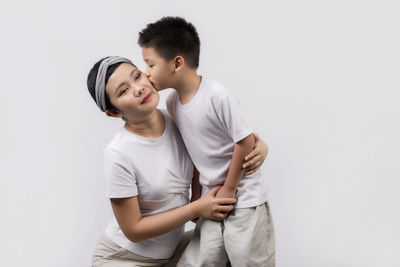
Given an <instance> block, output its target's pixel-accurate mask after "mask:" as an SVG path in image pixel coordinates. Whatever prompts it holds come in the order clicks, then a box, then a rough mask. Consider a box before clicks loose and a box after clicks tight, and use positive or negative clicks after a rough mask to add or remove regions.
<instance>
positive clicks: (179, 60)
mask: <svg viewBox="0 0 400 267" xmlns="http://www.w3.org/2000/svg"><path fill="white" fill-rule="evenodd" d="M183 66H185V59H184V58H183V57H182V56H176V57H175V58H174V68H175V72H177V71H180V70H182V68H183Z"/></svg>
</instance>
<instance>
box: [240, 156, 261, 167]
mask: <svg viewBox="0 0 400 267" xmlns="http://www.w3.org/2000/svg"><path fill="white" fill-rule="evenodd" d="M261 162H262V157H261V155H256V156H254V157H253V158H252V159H250V160H249V161H247V162H246V163H245V164H243V169H247V168H249V167H253V166H254V165H256V164H258V163H261Z"/></svg>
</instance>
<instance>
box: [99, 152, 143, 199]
mask: <svg viewBox="0 0 400 267" xmlns="http://www.w3.org/2000/svg"><path fill="white" fill-rule="evenodd" d="M103 174H104V178H105V182H106V196H107V197H109V198H124V197H133V196H137V195H138V189H137V183H136V176H135V173H134V172H133V170H132V168H131V166H130V164H129V163H128V161H127V160H126V159H125V158H124V157H123V156H122V155H121V153H119V152H118V151H116V150H112V149H107V150H106V151H105V152H104V162H103Z"/></svg>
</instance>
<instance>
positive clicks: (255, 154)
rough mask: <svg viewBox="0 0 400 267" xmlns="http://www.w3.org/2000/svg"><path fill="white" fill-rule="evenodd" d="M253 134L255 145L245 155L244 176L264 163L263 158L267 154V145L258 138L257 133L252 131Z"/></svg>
mask: <svg viewBox="0 0 400 267" xmlns="http://www.w3.org/2000/svg"><path fill="white" fill-rule="evenodd" d="M253 135H254V139H255V147H254V149H253V151H251V152H250V154H248V155H247V156H246V157H245V159H244V160H245V163H244V164H243V169H245V170H246V172H245V175H246V176H247V175H250V174H252V173H254V172H256V171H257V170H258V169H259V168H260V166H261V165H262V164H263V163H264V160H265V158H266V157H267V155H268V145H267V144H266V143H264V142H263V141H262V140H261V139H260V137H259V136H258V134H256V133H254V134H253Z"/></svg>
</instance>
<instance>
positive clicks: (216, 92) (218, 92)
mask: <svg viewBox="0 0 400 267" xmlns="http://www.w3.org/2000/svg"><path fill="white" fill-rule="evenodd" d="M203 86H204V88H203V89H205V91H206V93H208V94H209V95H211V96H217V97H218V96H226V95H228V94H229V92H230V91H229V89H228V88H227V87H226V86H225V85H224V84H222V83H221V82H218V81H215V80H207V79H204V80H203Z"/></svg>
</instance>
